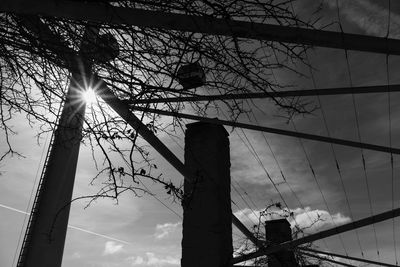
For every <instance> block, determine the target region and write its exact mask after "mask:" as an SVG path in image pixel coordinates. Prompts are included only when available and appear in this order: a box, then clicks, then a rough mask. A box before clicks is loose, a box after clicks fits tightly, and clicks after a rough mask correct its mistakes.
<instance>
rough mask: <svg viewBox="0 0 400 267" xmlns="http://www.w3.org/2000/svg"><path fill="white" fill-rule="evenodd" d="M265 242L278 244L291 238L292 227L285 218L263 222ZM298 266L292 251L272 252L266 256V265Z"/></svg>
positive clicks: (269, 266) (273, 266) (278, 266)
mask: <svg viewBox="0 0 400 267" xmlns="http://www.w3.org/2000/svg"><path fill="white" fill-rule="evenodd" d="M265 234H266V240H267V242H271V243H272V244H279V243H283V242H285V241H290V240H292V229H290V224H289V222H288V221H287V220H286V219H279V220H271V221H266V222H265ZM296 266H299V265H298V263H297V261H296V258H295V256H294V253H293V252H292V251H289V250H283V251H279V252H277V253H273V254H271V255H270V256H269V257H268V267H296Z"/></svg>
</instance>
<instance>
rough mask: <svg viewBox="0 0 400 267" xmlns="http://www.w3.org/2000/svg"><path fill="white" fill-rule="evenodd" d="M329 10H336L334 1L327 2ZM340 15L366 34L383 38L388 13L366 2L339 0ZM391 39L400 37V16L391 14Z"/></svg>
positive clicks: (362, 0) (363, 0)
mask: <svg viewBox="0 0 400 267" xmlns="http://www.w3.org/2000/svg"><path fill="white" fill-rule="evenodd" d="M327 3H328V5H329V6H330V7H331V8H334V9H336V1H327ZM339 6H340V15H341V16H342V17H343V18H346V19H347V20H348V21H350V22H353V23H355V24H356V25H357V26H359V27H360V28H362V29H363V30H365V31H366V32H367V33H368V34H372V35H377V36H384V35H385V34H386V31H387V27H388V11H387V10H385V9H384V8H382V7H380V6H378V5H376V4H374V3H372V2H371V1H366V0H341V1H339ZM390 20H391V25H390V29H391V37H395V38H398V37H399V36H400V32H399V30H398V29H399V27H398V26H399V24H400V16H399V15H398V14H394V13H392V14H391V18H390Z"/></svg>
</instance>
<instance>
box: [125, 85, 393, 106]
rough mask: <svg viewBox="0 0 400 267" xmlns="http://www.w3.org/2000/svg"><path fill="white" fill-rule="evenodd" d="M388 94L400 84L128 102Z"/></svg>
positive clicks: (146, 101)
mask: <svg viewBox="0 0 400 267" xmlns="http://www.w3.org/2000/svg"><path fill="white" fill-rule="evenodd" d="M387 92H400V84H393V85H376V86H362V87H342V88H326V89H306V90H290V91H279V92H277V91H274V92H262V93H243V94H228V95H196V96H180V97H165V98H150V99H135V100H126V101H127V103H129V104H149V103H150V104H151V103H176V102H196V101H218V100H234V99H260V98H276V97H296V96H332V95H348V94H370V93H387Z"/></svg>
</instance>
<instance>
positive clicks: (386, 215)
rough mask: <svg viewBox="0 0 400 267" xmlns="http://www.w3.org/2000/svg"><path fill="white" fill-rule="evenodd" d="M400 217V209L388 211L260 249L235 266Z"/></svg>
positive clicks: (240, 258) (237, 258)
mask: <svg viewBox="0 0 400 267" xmlns="http://www.w3.org/2000/svg"><path fill="white" fill-rule="evenodd" d="M398 216H400V208H397V209H394V210H390V211H386V212H383V213H380V214H377V215H374V216H370V217H367V218H364V219H361V220H358V221H355V222H350V223H347V224H344V225H341V226H338V227H334V228H331V229H328V230H324V231H321V232H318V233H315V234H311V235H308V236H305V237H302V238H299V239H296V240H293V241H288V242H284V243H281V244H279V245H273V246H270V247H267V248H265V249H260V250H258V251H255V252H253V253H249V254H247V255H243V256H239V257H236V258H234V259H233V260H232V263H233V264H236V263H240V262H243V261H247V260H251V259H254V258H257V257H260V256H264V255H268V254H271V253H275V252H277V251H280V250H282V249H291V248H295V247H297V246H300V245H303V244H307V243H311V242H314V241H317V240H320V239H323V238H327V237H330V236H333V235H337V234H341V233H344V232H348V231H352V230H355V229H358V228H361V227H364V226H368V225H371V224H374V223H379V222H383V221H386V220H389V219H392V218H395V217H398Z"/></svg>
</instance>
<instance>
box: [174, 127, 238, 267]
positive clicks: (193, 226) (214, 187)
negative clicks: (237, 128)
mask: <svg viewBox="0 0 400 267" xmlns="http://www.w3.org/2000/svg"><path fill="white" fill-rule="evenodd" d="M185 165H186V167H187V169H188V170H189V171H191V172H192V174H193V176H194V177H196V179H195V180H194V181H193V180H191V181H188V179H185V183H184V190H185V199H184V201H183V240H182V260H181V266H182V267H228V266H230V261H231V259H232V253H233V248H232V210H231V197H230V180H231V179H230V156H229V139H228V133H227V132H226V130H225V129H224V128H223V127H222V126H220V125H214V124H209V123H201V122H197V123H192V124H188V125H187V130H186V136H185Z"/></svg>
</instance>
